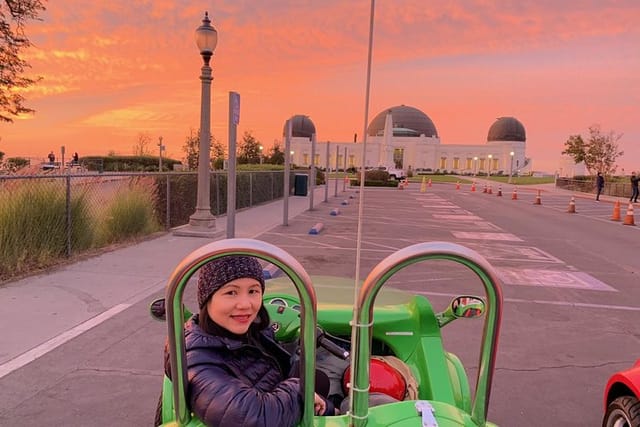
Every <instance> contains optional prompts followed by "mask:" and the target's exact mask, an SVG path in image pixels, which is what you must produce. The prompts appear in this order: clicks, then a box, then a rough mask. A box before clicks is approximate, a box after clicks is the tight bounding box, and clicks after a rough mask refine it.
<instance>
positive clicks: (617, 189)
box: [556, 178, 631, 197]
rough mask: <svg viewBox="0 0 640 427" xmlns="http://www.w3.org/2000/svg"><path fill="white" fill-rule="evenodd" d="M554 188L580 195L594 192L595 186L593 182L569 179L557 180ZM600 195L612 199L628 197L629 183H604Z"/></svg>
mask: <svg viewBox="0 0 640 427" xmlns="http://www.w3.org/2000/svg"><path fill="white" fill-rule="evenodd" d="M556 187H558V188H562V189H564V190H570V191H579V192H581V193H593V194H595V192H596V184H595V181H594V180H589V181H585V180H580V179H571V178H557V179H556ZM602 194H604V195H607V196H613V197H630V196H631V182H605V183H604V189H603V190H602Z"/></svg>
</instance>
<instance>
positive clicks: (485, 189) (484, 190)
mask: <svg viewBox="0 0 640 427" xmlns="http://www.w3.org/2000/svg"><path fill="white" fill-rule="evenodd" d="M482 192H483V193H486V192H487V184H486V183H485V184H484V188H483V189H482Z"/></svg>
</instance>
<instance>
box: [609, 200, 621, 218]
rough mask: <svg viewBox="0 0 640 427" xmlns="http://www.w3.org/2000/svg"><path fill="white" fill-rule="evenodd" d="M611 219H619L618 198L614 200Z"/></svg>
mask: <svg viewBox="0 0 640 427" xmlns="http://www.w3.org/2000/svg"><path fill="white" fill-rule="evenodd" d="M611 221H620V200H616V202H615V203H614V205H613V215H611Z"/></svg>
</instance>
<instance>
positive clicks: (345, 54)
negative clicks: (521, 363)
mask: <svg viewBox="0 0 640 427" xmlns="http://www.w3.org/2000/svg"><path fill="white" fill-rule="evenodd" d="M45 5H46V6H47V8H48V10H47V11H46V12H45V13H44V14H43V16H42V18H43V21H42V22H29V23H28V26H27V35H28V36H29V38H30V39H31V41H32V42H33V43H34V45H35V46H34V47H33V48H31V49H30V50H29V51H27V52H26V53H25V58H26V59H27V60H28V61H29V62H30V63H31V64H32V66H33V67H32V69H30V70H28V74H29V75H32V76H42V77H43V80H42V81H41V82H40V83H38V84H37V85H36V86H34V87H32V88H30V89H29V90H28V91H27V92H25V96H26V97H27V106H29V107H31V108H34V109H35V110H36V113H35V115H32V116H26V117H22V118H20V119H17V120H16V121H15V122H14V123H13V124H4V123H1V124H0V138H1V140H0V151H4V152H5V153H6V155H7V156H25V157H35V158H44V157H46V155H47V153H49V151H51V150H54V151H56V153H59V151H60V147H61V146H62V145H64V146H65V147H66V151H67V153H72V152H74V151H77V152H79V154H80V157H82V156H84V155H89V154H107V153H108V152H110V151H113V152H116V153H118V154H132V151H133V146H134V145H135V144H136V141H137V139H138V135H139V134H141V133H146V134H149V135H151V137H152V138H153V146H152V147H151V148H152V149H153V154H157V146H156V144H157V141H158V137H159V136H162V137H163V143H164V144H165V145H166V147H167V155H168V156H169V157H173V158H177V159H180V158H182V157H183V155H184V154H183V152H182V146H183V144H184V140H185V137H186V136H188V135H189V133H190V132H191V131H193V132H196V131H197V129H198V127H199V120H200V87H201V86H200V80H199V75H200V67H201V65H202V59H201V57H200V55H199V52H198V50H197V48H196V46H195V41H194V30H195V29H196V28H197V27H198V26H199V25H200V23H201V20H202V17H203V15H204V11H205V10H207V11H208V12H209V16H210V18H211V21H212V25H213V26H214V27H215V28H216V29H217V30H218V46H217V48H216V51H215V53H214V56H213V59H212V67H213V75H214V81H213V102H212V133H213V135H214V136H215V137H216V138H217V139H218V140H220V141H222V142H224V143H225V144H226V142H227V136H228V129H227V122H228V117H227V116H228V93H229V91H236V92H238V93H240V96H241V113H240V125H239V127H238V135H239V138H240V137H241V135H242V133H243V132H245V131H251V133H252V134H253V135H254V136H255V137H256V138H257V139H258V140H259V141H260V142H261V143H262V144H263V145H265V146H266V147H269V146H271V145H272V144H273V142H274V140H281V138H282V129H283V125H284V122H285V120H286V119H287V118H289V117H290V116H292V115H294V114H305V115H308V116H310V118H311V119H312V120H313V122H314V123H315V125H316V129H317V132H318V135H317V137H318V140H319V141H326V140H330V141H351V140H353V135H354V133H357V134H358V140H359V141H361V140H362V134H363V130H364V126H365V123H364V111H365V105H364V103H365V83H366V80H365V79H366V62H367V43H368V32H369V28H368V25H369V7H370V2H369V1H367V0H357V1H356V0H349V1H345V0H323V1H311V0H295V1H294V0H269V1H259V0H224V1H223V0H218V1H210V2H199V1H191V0H182V1H175V0H173V1H169V0H153V1H151V0H127V1H123V0H111V1H109V2H86V1H80V0H57V1H49V2H46V3H45ZM400 104H405V105H409V106H412V107H415V108H418V109H420V110H422V111H423V112H424V113H426V114H427V115H428V116H429V117H430V118H431V119H432V120H433V122H434V123H435V125H436V128H437V129H438V133H439V134H440V137H441V141H442V143H443V144H482V143H484V142H485V141H486V137H487V132H488V130H489V127H490V126H491V125H492V124H493V122H494V121H495V119H496V118H498V117H502V116H513V117H516V118H517V119H518V120H520V121H521V122H522V123H523V124H524V126H525V128H526V132H527V156H529V157H531V158H532V159H533V168H534V169H535V170H542V171H548V172H553V171H555V170H557V169H558V167H559V159H560V153H561V151H562V150H563V144H564V142H565V141H566V140H567V139H568V137H569V136H570V135H573V134H582V135H583V136H586V135H587V134H588V127H589V126H590V125H593V124H600V125H601V127H602V129H603V130H604V131H610V130H613V131H615V132H616V133H621V134H623V136H622V138H621V139H620V142H619V144H620V148H621V149H622V150H624V152H625V154H624V155H623V156H622V157H621V158H620V159H619V161H618V164H619V166H620V167H621V168H625V171H626V173H628V172H629V171H630V170H632V169H635V170H640V2H639V1H638V0H563V1H557V0H537V1H528V0H511V1H506V0H505V1H491V0H457V1H453V0H452V1H446V2H425V1H423V0H393V1H392V0H378V1H377V2H376V15H375V28H374V51H373V65H372V77H371V100H370V106H369V120H371V119H373V117H375V115H376V114H377V113H379V112H381V111H383V110H384V109H386V108H388V107H392V106H396V105H400ZM67 155H69V154H67Z"/></svg>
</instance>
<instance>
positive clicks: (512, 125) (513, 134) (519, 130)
mask: <svg viewBox="0 0 640 427" xmlns="http://www.w3.org/2000/svg"><path fill="white" fill-rule="evenodd" d="M526 140H527V133H526V132H525V130H524V126H523V125H522V123H520V121H519V120H518V119H516V118H515V117H499V118H498V119H496V121H495V122H494V123H493V124H492V125H491V127H490V128H489V133H488V134H487V142H492V141H520V142H526Z"/></svg>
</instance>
